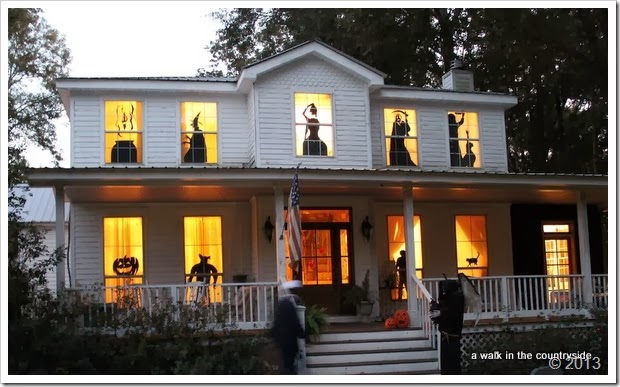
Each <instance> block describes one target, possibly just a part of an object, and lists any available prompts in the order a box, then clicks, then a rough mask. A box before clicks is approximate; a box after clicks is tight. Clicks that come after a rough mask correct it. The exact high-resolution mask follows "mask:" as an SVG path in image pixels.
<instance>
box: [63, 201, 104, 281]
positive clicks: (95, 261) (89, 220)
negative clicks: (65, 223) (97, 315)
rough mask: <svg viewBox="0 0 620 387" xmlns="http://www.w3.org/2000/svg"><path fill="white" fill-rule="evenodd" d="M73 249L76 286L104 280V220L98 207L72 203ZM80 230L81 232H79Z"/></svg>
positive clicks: (71, 251) (71, 250)
mask: <svg viewBox="0 0 620 387" xmlns="http://www.w3.org/2000/svg"><path fill="white" fill-rule="evenodd" d="M71 212H72V220H71V226H70V227H71V246H72V247H71V249H70V253H71V255H72V261H73V262H75V266H74V273H73V275H74V276H75V284H76V286H89V285H94V284H96V283H102V282H103V262H102V256H103V221H102V219H101V210H99V209H97V207H94V206H89V205H84V204H79V203H72V204H71ZM78 230H79V232H78Z"/></svg>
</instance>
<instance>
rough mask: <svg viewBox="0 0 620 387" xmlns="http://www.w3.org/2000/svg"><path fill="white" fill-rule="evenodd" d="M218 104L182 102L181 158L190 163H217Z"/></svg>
mask: <svg viewBox="0 0 620 387" xmlns="http://www.w3.org/2000/svg"><path fill="white" fill-rule="evenodd" d="M217 150H218V149H217V104H216V103H214V102H182V103H181V159H182V160H183V163H188V164H216V163H217V159H218V157H217Z"/></svg>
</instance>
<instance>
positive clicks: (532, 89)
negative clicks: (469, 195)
mask: <svg viewBox="0 0 620 387" xmlns="http://www.w3.org/2000/svg"><path fill="white" fill-rule="evenodd" d="M212 17H213V18H214V19H216V20H218V21H219V22H220V23H221V24H222V28H220V29H219V30H218V35H217V38H216V40H215V41H214V42H211V44H210V48H209V50H210V52H211V54H212V55H213V59H212V66H213V67H214V68H215V67H218V66H221V65H224V66H225V67H226V70H225V71H226V73H227V75H229V76H231V75H237V74H238V73H239V72H240V71H241V70H242V69H243V67H244V66H246V65H248V64H250V63H253V62H255V61H258V60H261V59H264V58H266V57H268V56H270V55H274V54H277V53H279V52H282V51H283V50H285V49H287V48H290V47H292V46H294V45H297V44H300V43H303V42H304V41H307V40H311V39H314V38H319V39H321V40H322V41H324V42H325V43H328V44H330V45H332V46H333V47H335V48H336V49H339V50H341V51H343V52H345V53H346V54H349V55H351V56H353V57H355V58H356V59H358V60H361V61H363V62H365V63H368V64H369V65H371V66H373V67H375V68H377V69H379V70H381V71H383V72H385V73H386V74H387V78H386V83H388V84H395V85H404V86H431V87H438V86H439V85H440V84H441V77H442V75H443V74H444V73H445V72H446V71H447V70H448V69H449V65H450V62H451V61H452V60H453V59H454V58H457V57H459V58H461V59H462V60H463V61H464V63H465V65H466V67H468V68H470V69H471V70H473V71H474V73H475V76H476V86H477V88H478V89H480V90H487V91H494V92H503V93H510V94H512V95H516V96H517V97H518V101H519V102H518V105H517V106H516V107H514V108H512V109H510V110H509V111H508V112H507V115H506V122H507V132H506V135H507V139H508V153H509V166H510V169H511V170H513V171H554V172H579V173H587V172H593V173H606V172H607V98H608V97H607V35H606V33H607V10H606V9H510V10H506V9H469V8H468V9H461V8H456V9H420V8H416V9H406V8H404V9H403V8H400V9H398V8H397V9H367V8H364V9H298V8H296V9H287V8H272V9H268V10H264V9H261V8H250V9H239V8H235V9H232V10H222V11H220V12H216V13H214V14H212Z"/></svg>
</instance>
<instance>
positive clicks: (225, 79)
mask: <svg viewBox="0 0 620 387" xmlns="http://www.w3.org/2000/svg"><path fill="white" fill-rule="evenodd" d="M58 80H60V81H65V80H69V81H81V80H91V81H95V80H103V81H112V80H114V81H181V82H186V81H187V82H226V83H234V82H237V77H174V76H162V77H67V78H58Z"/></svg>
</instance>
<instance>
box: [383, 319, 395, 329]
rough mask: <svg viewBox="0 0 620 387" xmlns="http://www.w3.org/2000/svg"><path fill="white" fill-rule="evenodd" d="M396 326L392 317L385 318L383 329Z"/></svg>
mask: <svg viewBox="0 0 620 387" xmlns="http://www.w3.org/2000/svg"><path fill="white" fill-rule="evenodd" d="M394 328H396V320H394V318H393V317H388V318H386V319H385V329H394Z"/></svg>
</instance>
